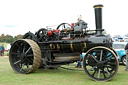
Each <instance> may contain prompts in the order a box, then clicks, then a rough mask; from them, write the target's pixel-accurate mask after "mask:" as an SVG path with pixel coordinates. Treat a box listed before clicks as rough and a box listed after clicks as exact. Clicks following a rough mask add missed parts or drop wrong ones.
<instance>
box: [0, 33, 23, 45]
mask: <svg viewBox="0 0 128 85" xmlns="http://www.w3.org/2000/svg"><path fill="white" fill-rule="evenodd" d="M22 37H23V35H21V34H19V35H17V36H14V37H13V36H11V35H5V34H1V36H0V42H6V43H12V42H14V41H16V40H18V39H22Z"/></svg>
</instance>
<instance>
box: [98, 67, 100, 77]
mask: <svg viewBox="0 0 128 85" xmlns="http://www.w3.org/2000/svg"><path fill="white" fill-rule="evenodd" d="M97 78H100V69H99V70H98V77H97Z"/></svg>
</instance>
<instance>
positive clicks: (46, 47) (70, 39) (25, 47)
mask: <svg viewBox="0 0 128 85" xmlns="http://www.w3.org/2000/svg"><path fill="white" fill-rule="evenodd" d="M102 7H103V5H95V6H94V10H95V21H96V30H87V23H86V22H85V21H83V20H82V19H80V18H79V20H78V22H77V23H72V24H71V25H70V24H68V23H61V24H60V25H58V27H57V28H56V29H55V30H51V29H46V28H41V29H39V30H38V31H37V32H36V33H35V34H33V33H31V32H28V33H26V34H25V35H24V36H23V39H21V40H17V41H15V42H14V43H13V44H12V46H11V49H10V53H9V61H10V65H11V67H12V68H13V70H14V71H16V72H18V73H21V74H28V73H31V72H34V71H35V70H37V69H38V68H58V67H60V66H61V65H65V64H70V63H74V62H77V61H79V60H82V61H83V68H84V70H85V73H86V74H87V75H88V76H89V77H90V78H91V79H93V80H95V81H108V80H110V79H112V78H113V77H114V76H115V74H116V73H117V71H118V66H119V63H118V59H117V56H118V54H117V53H116V51H115V50H114V49H113V48H112V39H111V36H110V35H104V34H103V33H102V32H103V31H104V29H102ZM82 53H86V55H85V56H84V59H81V58H80V54H82Z"/></svg>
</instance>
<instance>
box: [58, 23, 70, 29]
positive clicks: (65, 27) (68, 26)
mask: <svg viewBox="0 0 128 85" xmlns="http://www.w3.org/2000/svg"><path fill="white" fill-rule="evenodd" d="M60 27H62V30H63V29H67V28H71V25H70V24H68V23H61V24H60V25H58V27H57V28H56V29H57V30H58V29H60Z"/></svg>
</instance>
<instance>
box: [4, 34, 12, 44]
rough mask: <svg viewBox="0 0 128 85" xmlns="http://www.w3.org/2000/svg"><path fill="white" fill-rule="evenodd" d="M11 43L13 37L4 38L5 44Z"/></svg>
mask: <svg viewBox="0 0 128 85" xmlns="http://www.w3.org/2000/svg"><path fill="white" fill-rule="evenodd" d="M13 41H14V39H13V36H11V35H6V36H5V42H7V43H12V42H13Z"/></svg>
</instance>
